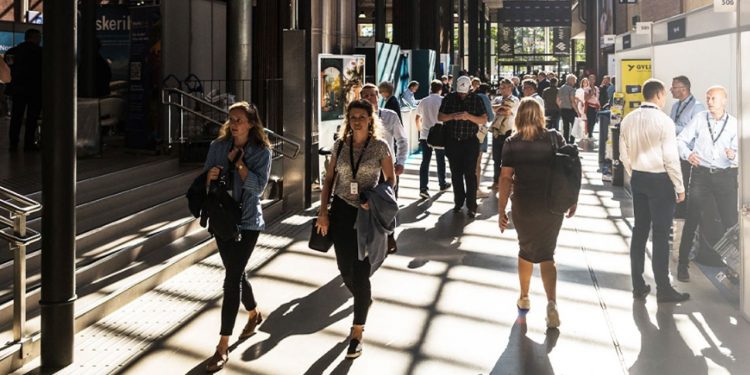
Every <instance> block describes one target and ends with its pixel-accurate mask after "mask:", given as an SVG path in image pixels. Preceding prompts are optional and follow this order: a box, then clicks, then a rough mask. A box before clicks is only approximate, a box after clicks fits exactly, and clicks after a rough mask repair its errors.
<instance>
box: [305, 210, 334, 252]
mask: <svg viewBox="0 0 750 375" xmlns="http://www.w3.org/2000/svg"><path fill="white" fill-rule="evenodd" d="M330 217H331V215H330V214H329V215H328V218H329V222H330ZM317 223H318V218H317V217H316V218H313V219H312V231H311V232H310V241H309V242H308V243H307V246H308V247H310V249H313V250H315V251H320V252H321V253H326V252H328V250H329V249H331V246H333V238H332V237H331V229H330V228H331V227H330V225H329V226H328V228H329V229H328V233H326V235H325V236H324V235H322V234H320V233H318V228H316V226H315V225H316V224H317Z"/></svg>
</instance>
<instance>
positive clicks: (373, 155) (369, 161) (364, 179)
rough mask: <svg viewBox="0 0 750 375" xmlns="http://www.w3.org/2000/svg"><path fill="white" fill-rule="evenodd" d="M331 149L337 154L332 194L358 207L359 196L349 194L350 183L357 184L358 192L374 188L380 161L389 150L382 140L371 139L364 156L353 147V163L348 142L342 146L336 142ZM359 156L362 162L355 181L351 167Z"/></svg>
mask: <svg viewBox="0 0 750 375" xmlns="http://www.w3.org/2000/svg"><path fill="white" fill-rule="evenodd" d="M339 147H341V152H340V153H339V152H338V149H339ZM333 149H334V150H335V151H334V152H336V153H338V154H339V155H338V158H337V160H336V182H335V184H336V186H335V188H334V194H335V195H337V196H338V197H339V198H341V199H343V200H344V201H345V202H346V203H348V204H350V205H352V206H354V207H359V196H358V195H353V194H351V184H352V182H355V181H356V182H357V185H358V189H359V191H360V192H362V191H365V190H367V189H373V188H375V186H377V185H378V182H379V181H380V161H381V160H383V159H385V158H387V157H388V156H390V155H391V152H390V148H389V147H388V144H387V143H386V142H385V141H384V140H382V139H374V138H371V139H370V142H369V143H368V144H367V148H365V149H364V155H362V149H357V148H356V147H355V149H354V158H353V163H352V157H351V156H352V155H351V153H350V151H349V150H350V148H349V142H348V141H347V142H343V145H342V140H341V139H339V140H337V141H336V143H335V144H334V148H333ZM360 155H362V161H361V162H359V168H358V169H357V178H356V179H355V178H354V174H353V169H354V168H352V165H353V164H354V165H356V164H357V161H359V157H360Z"/></svg>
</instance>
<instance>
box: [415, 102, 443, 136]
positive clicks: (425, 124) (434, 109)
mask: <svg viewBox="0 0 750 375" xmlns="http://www.w3.org/2000/svg"><path fill="white" fill-rule="evenodd" d="M442 102H443V97H442V96H440V94H430V96H428V97H426V98H424V99H422V100H421V101H420V102H419V105H417V114H418V115H419V117H421V118H422V131H420V132H419V140H423V139H425V140H426V139H427V136H428V135H430V129H431V128H432V127H433V126H435V124H439V123H440V122H441V121H438V114H439V112H440V103H442Z"/></svg>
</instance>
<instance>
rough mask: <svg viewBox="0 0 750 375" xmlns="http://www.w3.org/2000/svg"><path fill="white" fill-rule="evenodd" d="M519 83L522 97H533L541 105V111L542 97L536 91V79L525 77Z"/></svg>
mask: <svg viewBox="0 0 750 375" xmlns="http://www.w3.org/2000/svg"><path fill="white" fill-rule="evenodd" d="M521 84H522V85H523V97H524V98H526V97H529V98H534V100H536V101H537V103H539V105H541V106H542V111H544V98H542V97H541V96H540V95H539V93H538V92H537V91H538V90H537V83H536V81H535V80H533V79H525V80H523V82H522V83H521Z"/></svg>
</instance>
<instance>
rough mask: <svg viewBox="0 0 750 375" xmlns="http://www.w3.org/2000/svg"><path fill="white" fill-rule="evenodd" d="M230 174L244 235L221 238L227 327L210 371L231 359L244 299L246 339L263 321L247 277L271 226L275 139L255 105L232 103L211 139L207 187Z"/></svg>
mask: <svg viewBox="0 0 750 375" xmlns="http://www.w3.org/2000/svg"><path fill="white" fill-rule="evenodd" d="M225 171H226V173H228V177H229V180H228V181H229V188H228V190H229V192H230V194H231V195H232V197H234V199H235V200H236V201H238V203H240V204H241V207H242V219H241V221H240V230H241V232H240V236H238V238H235V239H230V240H220V239H218V238H216V245H217V246H218V248H219V255H221V261H222V263H223V264H224V268H225V270H226V273H225V277H224V299H223V302H222V306H221V330H220V331H219V334H220V335H221V338H220V339H219V345H217V346H216V353H214V355H213V356H212V357H211V358H210V359H209V360H208V364H207V365H206V370H207V371H209V372H215V371H219V370H221V369H222V368H223V367H224V365H225V364H226V363H227V361H228V360H229V336H231V335H232V331H233V330H234V323H235V320H236V319H237V310H238V309H239V307H240V302H242V304H243V305H244V306H245V309H247V311H248V312H249V314H248V320H247V324H246V325H245V328H244V329H243V330H242V333H241V334H240V339H245V338H247V337H250V336H251V335H253V333H255V328H256V327H257V326H258V324H260V323H261V322H262V321H263V318H262V316H261V314H260V312H259V311H258V310H257V308H256V306H257V304H256V302H255V297H254V296H253V290H252V288H251V287H250V283H249V282H248V281H247V277H246V276H245V267H246V266H247V262H248V260H250V255H251V254H252V253H253V249H254V248H255V243H256V242H257V241H258V235H259V234H260V231H262V230H264V229H265V223H264V221H263V212H262V210H261V204H260V197H261V194H262V193H263V190H264V189H265V188H266V184H267V183H268V177H269V175H270V173H271V143H270V142H269V140H268V136H267V135H266V133H265V131H264V130H263V124H262V122H261V120H260V116H259V115H258V109H257V108H256V107H255V105H253V104H250V103H247V102H238V103H235V104H234V105H232V106H231V107H229V118H228V119H227V122H226V123H224V126H222V128H221V130H220V132H219V137H218V138H217V139H216V140H215V141H214V142H212V143H211V148H210V149H209V150H208V158H207V159H206V164H205V166H204V172H206V186H209V185H210V184H211V182H212V181H216V180H218V179H219V177H220V176H221V174H222V173H224V172H225Z"/></svg>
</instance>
